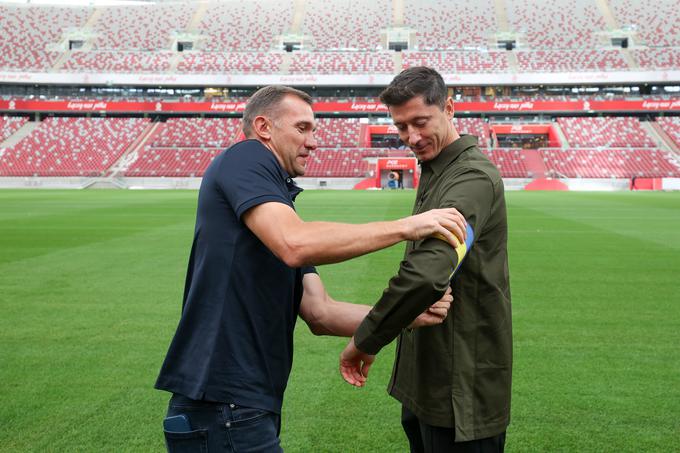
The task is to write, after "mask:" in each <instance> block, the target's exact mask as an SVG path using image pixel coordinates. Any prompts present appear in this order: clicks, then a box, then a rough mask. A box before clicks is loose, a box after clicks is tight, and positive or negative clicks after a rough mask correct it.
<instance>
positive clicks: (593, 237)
mask: <svg viewBox="0 0 680 453" xmlns="http://www.w3.org/2000/svg"><path fill="white" fill-rule="evenodd" d="M196 195H197V193H196V192H192V191H144V192H136V191H38V190H34V191H15V190H5V191H0V307H1V308H2V314H1V316H0V451H8V452H9V451H12V452H14V451H17V452H25V451H36V452H45V451H59V452H62V451H63V452H74V451H83V452H100V451H111V452H122V451H139V452H150V451H163V449H164V444H163V438H162V432H161V420H162V418H163V415H164V411H165V407H166V403H167V398H168V395H167V394H164V393H163V392H159V391H156V390H154V389H153V383H154V380H155V378H156V374H157V372H158V369H159V366H160V364H161V361H162V360H163V357H164V354H165V351H166V348H167V346H168V343H169V341H170V338H171V336H172V334H173V332H174V328H175V326H176V322H177V320H178V316H179V313H180V303H181V294H182V287H183V282H184V275H185V270H186V263H187V258H188V252H189V248H190V245H191V239H192V234H193V223H194V214H195V206H196ZM414 196H415V194H414V192H412V191H406V192H351V191H348V192H332V191H307V192H305V193H303V194H302V195H300V197H299V198H298V203H297V206H298V211H299V213H300V215H301V216H302V217H303V218H305V219H308V220H310V219H317V220H321V219H323V220H332V221H346V222H365V221H370V220H382V219H393V218H396V217H400V216H404V215H407V214H408V213H409V212H410V208H411V203H412V201H413V198H414ZM507 200H508V214H509V224H510V243H509V249H510V273H511V286H512V294H513V312H514V319H513V324H514V336H515V347H514V351H515V367H514V380H513V402H512V403H513V412H512V424H511V426H510V428H509V432H508V440H507V445H506V447H507V451H510V452H528V451H550V452H553V451H565V452H575V451H579V452H580V451H592V452H601V451H612V452H614V451H616V452H618V451H636V452H637V451H671V450H674V449H677V448H678V444H679V443H680V346H678V345H680V289H679V285H678V284H679V283H680V257H679V252H680V193H547V192H533V193H532V192H512V193H508V195H507ZM402 253H403V245H397V246H395V247H392V248H390V249H388V250H384V251H381V252H379V253H375V254H372V255H369V256H365V257H361V258H358V259H355V260H352V261H349V262H346V263H342V264H337V265H332V266H321V267H320V268H319V271H320V274H321V276H322V277H323V279H324V281H325V283H326V286H327V288H328V290H329V292H330V293H331V295H332V296H333V297H335V298H336V299H339V300H348V301H352V302H357V303H364V304H372V303H373V302H374V301H375V300H376V298H377V297H378V295H379V294H380V293H381V291H382V290H383V288H384V286H385V283H386V282H387V280H388V279H389V277H390V276H391V275H392V274H393V273H394V272H395V270H396V269H397V265H398V263H399V260H400V259H401V256H402ZM295 341H296V354H295V364H294V368H293V371H292V374H291V378H290V382H289V386H288V390H287V393H286V399H285V402H284V413H283V432H282V436H281V438H282V443H283V447H284V448H285V449H286V451H291V452H401V451H406V439H405V437H404V435H403V434H402V432H401V429H400V426H399V411H400V408H399V405H398V404H397V403H396V402H395V401H394V400H392V399H391V398H390V397H388V396H387V394H386V392H385V386H386V384H387V380H388V377H389V373H390V371H391V365H392V358H393V347H388V348H386V349H385V350H384V351H383V352H382V353H381V354H380V355H379V357H378V360H377V361H376V364H375V365H374V367H373V368H372V370H371V375H370V377H369V381H368V386H367V387H366V388H364V389H354V388H351V387H349V386H348V385H346V384H344V383H343V382H342V380H341V378H340V376H339V374H338V371H337V357H338V354H339V353H340V351H341V349H342V348H343V346H344V345H345V343H346V340H345V339H338V338H330V337H314V336H313V335H311V334H310V333H309V331H308V330H307V328H306V326H305V325H304V323H302V322H300V323H299V324H298V328H297V331H296V339H295Z"/></svg>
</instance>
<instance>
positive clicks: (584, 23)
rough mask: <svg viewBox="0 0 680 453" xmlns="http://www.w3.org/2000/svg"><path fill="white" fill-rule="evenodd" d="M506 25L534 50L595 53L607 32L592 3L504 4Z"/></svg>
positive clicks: (512, 0)
mask: <svg viewBox="0 0 680 453" xmlns="http://www.w3.org/2000/svg"><path fill="white" fill-rule="evenodd" d="M505 3H506V5H507V6H506V10H507V14H508V22H509V24H510V26H511V28H512V29H513V30H515V31H516V32H518V33H520V34H521V35H523V37H524V39H523V40H522V42H523V43H525V47H530V48H533V49H575V48H585V49H594V48H596V47H597V46H598V44H599V42H598V37H597V35H596V33H597V32H601V31H604V30H606V29H607V26H606V23H605V20H604V17H602V13H600V11H599V10H598V8H597V5H596V3H595V0H551V1H549V2H537V1H535V0H506V1H505Z"/></svg>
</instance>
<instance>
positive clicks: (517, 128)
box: [490, 124, 552, 134]
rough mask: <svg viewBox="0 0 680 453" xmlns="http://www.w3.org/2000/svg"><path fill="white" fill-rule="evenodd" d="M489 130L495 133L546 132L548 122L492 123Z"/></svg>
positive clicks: (548, 130)
mask: <svg viewBox="0 0 680 453" xmlns="http://www.w3.org/2000/svg"><path fill="white" fill-rule="evenodd" d="M490 127H491V130H492V131H494V132H495V133H496V134H548V133H549V132H550V128H551V127H552V125H550V124H492V125H491V126H490Z"/></svg>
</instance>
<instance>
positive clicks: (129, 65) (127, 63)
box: [64, 50, 173, 72]
mask: <svg viewBox="0 0 680 453" xmlns="http://www.w3.org/2000/svg"><path fill="white" fill-rule="evenodd" d="M172 57H173V54H172V53H171V52H139V51H116V52H112V51H107V50H101V51H90V52H83V51H74V52H72V53H71V55H70V57H69V59H68V60H66V62H65V63H64V69H66V70H69V71H77V72H79V71H112V72H165V71H168V70H169V69H170V59H171V58H172Z"/></svg>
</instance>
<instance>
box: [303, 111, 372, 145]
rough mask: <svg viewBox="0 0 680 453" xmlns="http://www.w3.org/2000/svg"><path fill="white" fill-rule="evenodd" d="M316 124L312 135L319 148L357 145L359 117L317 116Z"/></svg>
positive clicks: (359, 130)
mask: <svg viewBox="0 0 680 453" xmlns="http://www.w3.org/2000/svg"><path fill="white" fill-rule="evenodd" d="M316 125H317V127H316V133H315V134H314V136H315V137H316V142H317V145H318V147H319V148H342V147H356V146H359V140H360V133H361V124H360V119H359V118H317V120H316Z"/></svg>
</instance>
